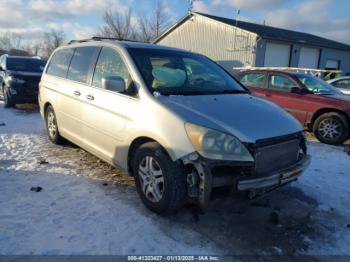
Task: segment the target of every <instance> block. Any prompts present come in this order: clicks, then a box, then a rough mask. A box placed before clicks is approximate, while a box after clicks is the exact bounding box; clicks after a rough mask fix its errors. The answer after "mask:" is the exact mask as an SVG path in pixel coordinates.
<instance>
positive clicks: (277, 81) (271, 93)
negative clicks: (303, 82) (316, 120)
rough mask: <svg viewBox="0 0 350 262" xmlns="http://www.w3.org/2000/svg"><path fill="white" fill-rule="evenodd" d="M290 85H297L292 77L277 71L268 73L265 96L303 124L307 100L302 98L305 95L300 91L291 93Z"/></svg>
mask: <svg viewBox="0 0 350 262" xmlns="http://www.w3.org/2000/svg"><path fill="white" fill-rule="evenodd" d="M292 87H298V83H296V82H295V81H294V80H293V79H292V78H290V77H288V76H286V75H282V74H278V73H276V74H275V73H273V74H269V77H268V89H267V91H266V98H267V99H269V100H271V101H272V102H274V103H276V104H278V105H279V106H281V107H282V108H284V109H285V110H287V111H288V112H289V113H290V114H292V115H293V116H294V117H295V118H296V119H298V120H299V121H300V123H301V124H303V125H305V124H306V120H307V114H308V108H309V102H308V101H307V100H306V99H304V97H305V95H304V94H302V92H301V93H300V94H296V93H292V92H291V88H292Z"/></svg>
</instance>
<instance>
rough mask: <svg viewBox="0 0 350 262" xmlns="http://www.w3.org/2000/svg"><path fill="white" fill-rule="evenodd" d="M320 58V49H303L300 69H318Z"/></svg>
mask: <svg viewBox="0 0 350 262" xmlns="http://www.w3.org/2000/svg"><path fill="white" fill-rule="evenodd" d="M319 57H320V49H318V48H311V47H302V48H301V49H300V57H299V64H298V66H299V67H302V68H312V69H317V68H318V60H319Z"/></svg>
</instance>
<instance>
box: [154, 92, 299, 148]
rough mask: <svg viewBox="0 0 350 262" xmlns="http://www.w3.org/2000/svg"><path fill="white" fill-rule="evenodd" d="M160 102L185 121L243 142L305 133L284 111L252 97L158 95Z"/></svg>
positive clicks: (232, 95) (244, 95)
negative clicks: (230, 135)
mask: <svg viewBox="0 0 350 262" xmlns="http://www.w3.org/2000/svg"><path fill="white" fill-rule="evenodd" d="M159 100H160V101H161V102H162V103H163V104H165V105H167V107H168V108H169V109H171V110H173V111H174V112H175V113H177V114H178V115H180V116H181V117H182V118H183V119H184V120H185V121H187V122H191V123H193V124H197V125H201V126H205V127H208V128H213V129H217V130H220V131H223V132H226V133H230V134H233V135H234V136H236V137H237V138H238V139H240V140H241V141H242V142H248V143H254V142H256V141H257V140H259V139H265V138H272V137H278V136H283V135H288V134H292V133H296V132H300V131H302V130H303V128H302V126H301V125H300V124H299V122H298V121H297V120H296V119H295V118H293V117H292V116H291V115H290V114H289V113H287V112H286V111H285V110H283V109H282V108H280V107H279V106H277V105H276V104H273V103H272V102H269V101H267V100H264V99H261V98H258V97H256V96H254V95H250V94H222V95H221V94H220V95H203V96H159Z"/></svg>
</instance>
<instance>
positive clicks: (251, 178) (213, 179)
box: [182, 154, 311, 207]
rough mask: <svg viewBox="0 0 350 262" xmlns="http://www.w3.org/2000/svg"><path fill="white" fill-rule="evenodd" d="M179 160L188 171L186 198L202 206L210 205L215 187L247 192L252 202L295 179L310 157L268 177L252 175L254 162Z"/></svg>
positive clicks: (305, 156)
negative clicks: (253, 199)
mask: <svg viewBox="0 0 350 262" xmlns="http://www.w3.org/2000/svg"><path fill="white" fill-rule="evenodd" d="M182 160H183V163H184V164H185V165H186V166H187V168H188V172H187V183H188V195H189V197H191V198H196V199H197V200H198V202H199V204H200V205H202V206H203V207H205V206H207V204H208V203H209V201H210V198H211V197H210V196H211V192H212V190H213V189H214V188H219V187H231V188H232V189H233V192H237V191H247V192H248V197H249V198H251V199H252V198H255V197H257V196H259V195H262V194H265V193H267V192H270V191H273V190H275V189H277V188H279V187H281V186H283V185H285V184H288V183H290V182H293V181H295V180H297V179H298V177H299V176H300V175H301V174H302V173H303V171H304V170H305V169H306V168H307V167H308V166H309V165H310V162H311V158H310V156H309V155H306V154H303V155H301V157H300V159H299V160H298V162H297V163H295V164H293V165H292V166H289V167H288V168H285V169H282V170H279V171H275V172H272V173H269V174H267V175H254V171H252V170H254V168H253V167H254V163H235V162H222V161H211V160H208V159H204V158H202V157H200V156H198V155H197V157H196V158H194V157H193V159H190V157H189V156H187V157H186V158H183V159H182ZM229 165H233V166H231V168H229V169H227V170H220V169H216V168H215V167H222V166H226V167H228V166H229Z"/></svg>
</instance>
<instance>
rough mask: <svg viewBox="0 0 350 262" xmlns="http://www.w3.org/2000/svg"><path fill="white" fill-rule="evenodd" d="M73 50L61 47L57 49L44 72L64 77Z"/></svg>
mask: <svg viewBox="0 0 350 262" xmlns="http://www.w3.org/2000/svg"><path fill="white" fill-rule="evenodd" d="M73 52H74V50H73V49H62V50H59V51H57V52H56V53H55V54H54V55H53V57H52V59H51V61H50V64H49V67H48V68H47V71H46V73H47V74H49V75H53V76H58V77H63V78H65V77H66V76H67V71H68V67H69V62H70V60H71V58H72V55H73Z"/></svg>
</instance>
